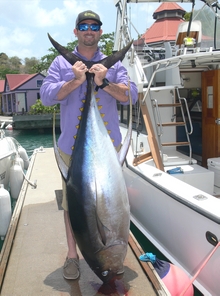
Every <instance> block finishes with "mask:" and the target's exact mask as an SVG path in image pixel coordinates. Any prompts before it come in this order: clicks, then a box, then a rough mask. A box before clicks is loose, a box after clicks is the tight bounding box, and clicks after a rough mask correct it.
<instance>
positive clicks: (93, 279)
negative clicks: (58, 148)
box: [1, 148, 167, 296]
mask: <svg viewBox="0 0 220 296" xmlns="http://www.w3.org/2000/svg"><path fill="white" fill-rule="evenodd" d="M30 179H31V180H32V181H33V180H37V188H36V189H33V188H32V187H31V186H28V189H27V191H26V196H25V200H24V203H23V208H22V212H21V216H20V219H19V223H18V227H17V231H16V235H15V238H14V242H13V246H12V251H11V254H10V258H9V262H8V265H7V269H6V272H5V277H4V281H3V284H2V288H1V296H13V295H14V296H29V295H30V296H31V295H45V296H46V295H47V296H48V295H77V296H78V295H79V296H93V295H94V296H95V295H99V296H101V295H113V296H114V295H130V296H139V295H140V296H145V295H146V296H151V295H152V296H154V295H167V294H166V293H162V294H161V292H159V293H158V292H156V291H155V288H154V286H153V284H152V282H150V281H149V279H148V277H147V276H146V274H145V273H144V271H143V269H142V268H141V265H140V264H139V261H138V260H137V258H136V257H135V255H134V254H133V251H132V250H131V248H130V246H129V248H128V253H127V256H126V258H125V264H124V265H125V275H124V277H123V279H122V280H120V281H116V282H115V289H114V290H109V287H108V288H106V287H105V286H103V285H102V282H101V280H100V279H99V278H98V277H97V276H96V275H95V274H94V273H93V272H92V270H91V269H90V268H89V266H88V265H87V263H86V262H85V260H84V259H83V257H82V255H81V253H80V252H79V255H80V272H81V275H80V278H79V280H75V281H70V280H65V279H64V278H63V276H62V267H63V264H64V261H65V257H66V252H67V243H66V235H65V228H64V222H63V211H62V210H61V208H60V192H61V177H60V173H59V171H58V168H57V165H56V161H55V158H54V153H53V149H52V148H47V149H45V150H44V152H39V153H37V154H36V155H35V162H34V165H33V168H32V172H31V174H30Z"/></svg>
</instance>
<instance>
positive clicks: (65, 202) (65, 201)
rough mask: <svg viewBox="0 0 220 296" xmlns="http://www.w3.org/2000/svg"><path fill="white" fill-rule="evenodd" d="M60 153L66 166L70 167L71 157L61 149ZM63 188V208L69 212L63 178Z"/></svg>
mask: <svg viewBox="0 0 220 296" xmlns="http://www.w3.org/2000/svg"><path fill="white" fill-rule="evenodd" d="M59 153H60V155H61V157H62V159H63V161H64V162H65V164H66V165H67V166H68V167H69V165H70V158H71V156H70V155H69V154H66V153H64V152H63V151H61V150H60V149H59ZM62 188H63V200H62V204H61V206H62V208H63V209H64V210H65V211H68V203H67V198H66V182H65V181H64V180H63V178H62Z"/></svg>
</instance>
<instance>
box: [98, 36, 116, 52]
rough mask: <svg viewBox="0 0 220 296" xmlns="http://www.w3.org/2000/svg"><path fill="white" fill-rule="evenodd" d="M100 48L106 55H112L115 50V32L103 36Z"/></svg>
mask: <svg viewBox="0 0 220 296" xmlns="http://www.w3.org/2000/svg"><path fill="white" fill-rule="evenodd" d="M99 47H100V49H101V51H102V52H103V53H104V54H105V55H107V56H109V55H111V54H112V51H113V48H114V32H112V33H109V34H102V36H101V38H100V41H99Z"/></svg>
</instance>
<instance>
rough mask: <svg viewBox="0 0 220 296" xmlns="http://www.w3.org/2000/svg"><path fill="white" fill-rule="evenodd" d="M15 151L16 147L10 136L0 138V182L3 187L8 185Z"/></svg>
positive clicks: (6, 187)
mask: <svg viewBox="0 0 220 296" xmlns="http://www.w3.org/2000/svg"><path fill="white" fill-rule="evenodd" d="M16 153H17V149H16V146H15V144H14V142H13V139H12V138H11V137H3V138H1V139H0V184H4V188H5V189H8V186H9V175H10V167H11V166H12V164H13V159H14V157H15V155H16Z"/></svg>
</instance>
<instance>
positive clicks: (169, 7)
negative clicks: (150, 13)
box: [154, 2, 185, 14]
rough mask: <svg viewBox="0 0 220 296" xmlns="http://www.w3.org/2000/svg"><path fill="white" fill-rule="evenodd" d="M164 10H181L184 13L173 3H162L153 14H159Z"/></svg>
mask: <svg viewBox="0 0 220 296" xmlns="http://www.w3.org/2000/svg"><path fill="white" fill-rule="evenodd" d="M164 10H182V11H184V12H185V10H184V9H183V8H182V7H180V6H179V5H178V4H177V3H174V2H163V3H162V4H161V5H160V6H159V7H158V8H157V9H156V10H155V11H154V14H155V13H157V12H161V11H164Z"/></svg>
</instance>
